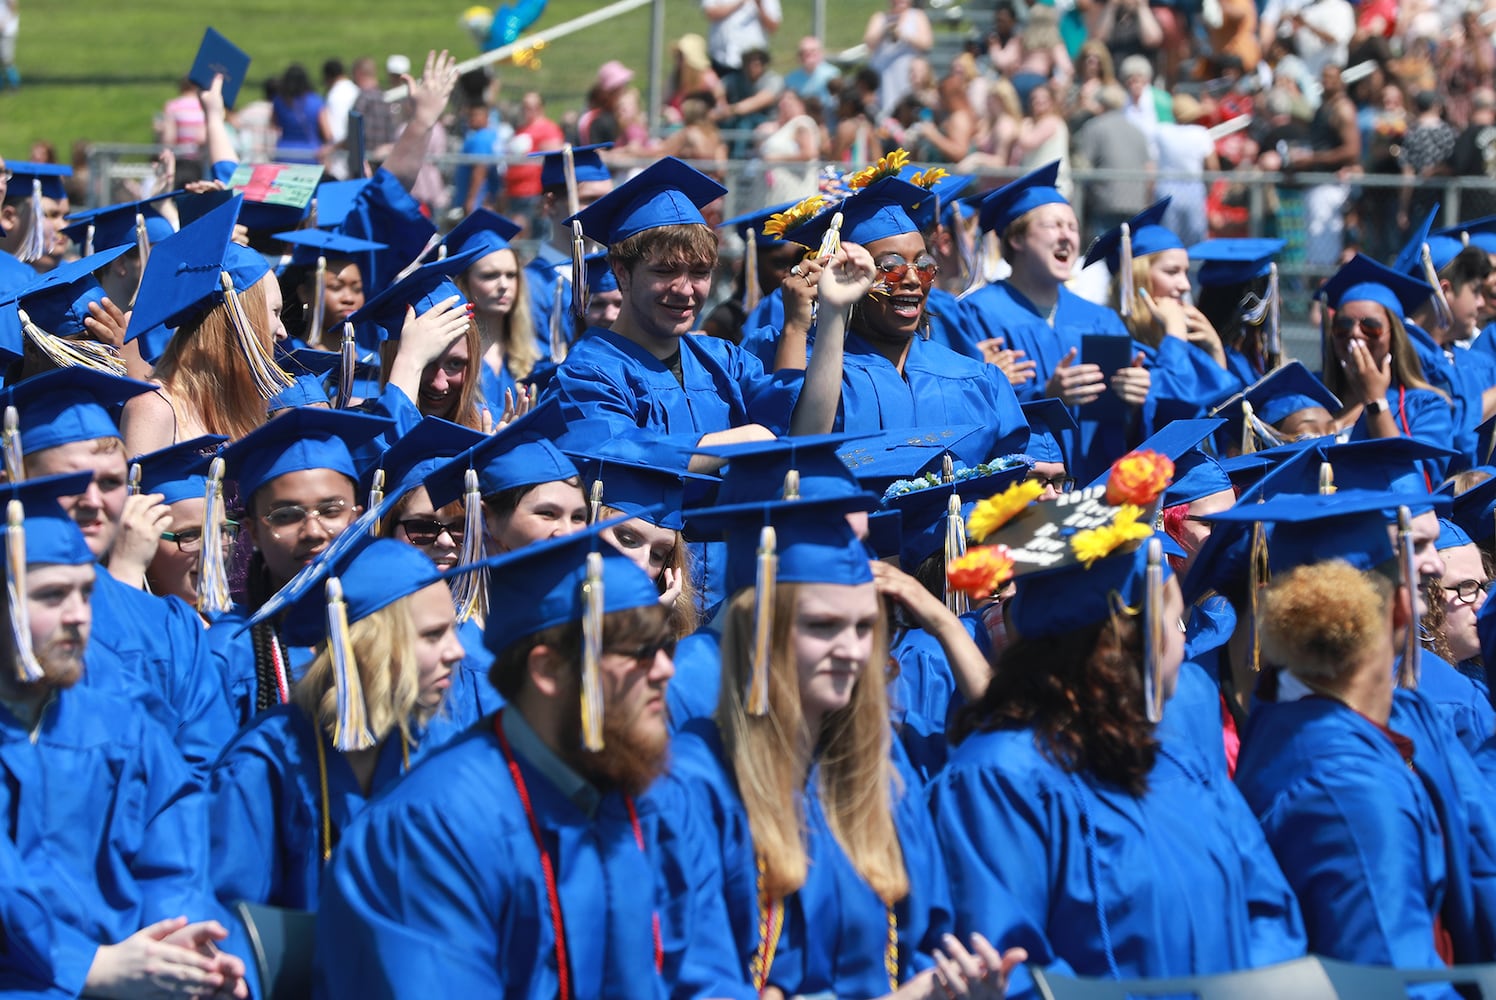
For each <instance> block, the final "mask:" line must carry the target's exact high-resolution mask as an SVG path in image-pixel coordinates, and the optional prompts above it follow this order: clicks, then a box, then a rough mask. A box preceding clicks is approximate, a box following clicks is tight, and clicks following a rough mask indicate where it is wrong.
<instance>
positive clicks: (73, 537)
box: [0, 472, 94, 638]
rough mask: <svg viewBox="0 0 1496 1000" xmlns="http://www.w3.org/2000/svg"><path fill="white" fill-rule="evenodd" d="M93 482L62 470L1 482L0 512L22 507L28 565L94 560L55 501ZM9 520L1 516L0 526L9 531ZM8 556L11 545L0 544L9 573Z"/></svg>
mask: <svg viewBox="0 0 1496 1000" xmlns="http://www.w3.org/2000/svg"><path fill="white" fill-rule="evenodd" d="M92 481H93V474H92V473H90V472H64V473H62V474H60V475H55V476H39V477H37V478H35V479H23V480H21V481H20V482H8V483H0V511H4V510H7V509H8V508H9V506H10V504H11V503H12V502H19V503H20V504H21V507H22V511H21V513H22V515H23V517H22V520H21V522H20V523H21V526H22V527H23V528H24V529H25V535H26V543H25V549H24V551H25V555H26V563H27V565H31V566H38V565H51V566H87V565H89V564H90V563H92V562H93V561H94V556H93V553H92V552H90V551H89V550H88V543H87V541H85V540H84V538H83V532H82V531H80V530H78V525H76V524H75V523H73V519H72V518H71V517H70V516H69V515H68V514H67V513H66V512H65V511H64V510H63V509H62V507H61V505H59V504H58V502H57V501H58V500H59V499H60V498H62V497H72V496H77V495H78V494H80V493H82V492H84V491H85V490H87V489H88V484H89V483H91V482H92ZM9 520H10V519H9V518H8V517H7V518H5V519H0V526H5V527H6V530H10V529H11V528H12V527H13V525H11V524H9ZM10 555H11V552H10V547H9V546H7V545H0V562H3V563H5V565H6V569H7V572H8V573H9V572H12V571H13V567H12V566H11V565H10ZM26 638H29V634H28V635H27V636H26Z"/></svg>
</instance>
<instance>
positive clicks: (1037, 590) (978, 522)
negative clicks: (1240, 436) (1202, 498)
mask: <svg viewBox="0 0 1496 1000" xmlns="http://www.w3.org/2000/svg"><path fill="white" fill-rule="evenodd" d="M1172 474H1173V463H1172V462H1170V461H1169V459H1168V458H1167V457H1165V456H1163V455H1159V454H1157V453H1156V452H1130V453H1128V454H1126V455H1124V456H1122V457H1121V458H1119V459H1118V460H1117V461H1116V462H1114V463H1113V464H1112V468H1111V473H1110V475H1109V476H1108V478H1107V482H1106V484H1105V485H1103V486H1091V487H1087V488H1086V489H1083V490H1076V491H1073V492H1070V493H1066V494H1063V495H1061V496H1060V497H1059V498H1057V499H1055V500H1053V501H1051V502H1048V503H1038V502H1037V498H1038V495H1039V492H1042V487H1039V492H1036V491H1035V489H1034V487H1035V486H1037V485H1038V484H1036V483H1031V482H1030V483H1017V484H1014V485H1013V486H1010V487H1008V489H1007V490H1005V491H1003V492H1002V493H999V494H997V495H995V496H992V497H989V498H987V499H986V500H983V501H981V502H980V503H978V504H977V508H976V510H974V511H973V512H972V515H971V516H970V517H969V518H968V519H967V531H968V534H969V535H970V537H971V540H972V542H973V545H972V547H971V548H970V549H969V550H968V551H967V553H966V554H965V555H964V556H962V557H961V558H960V559H957V560H954V561H953V562H952V563H951V564H950V565H949V566H947V568H946V576H947V579H948V580H949V581H950V583H951V585H952V586H953V587H956V588H957V589H959V590H963V591H965V592H966V593H968V594H969V595H970V596H971V597H973V598H976V599H985V598H986V597H987V596H988V595H991V594H995V593H997V591H998V590H999V589H1000V588H1001V587H1002V586H1003V585H1004V584H1005V583H1006V582H1007V581H1008V580H1010V579H1015V578H1016V580H1017V592H1016V594H1015V595H1014V597H1013V598H1012V600H1011V601H1009V602H1008V606H1007V614H1008V622H1009V625H1010V626H1011V627H1012V629H1013V631H1015V632H1016V633H1017V634H1018V635H1019V636H1020V637H1022V638H1025V639H1044V638H1048V637H1051V636H1059V635H1065V634H1069V633H1073V632H1076V631H1078V630H1081V629H1085V628H1087V627H1091V626H1095V625H1097V624H1099V623H1101V622H1104V621H1106V620H1107V619H1108V618H1110V617H1111V616H1113V615H1116V614H1119V613H1120V614H1126V615H1140V616H1142V623H1143V635H1144V637H1145V639H1144V671H1143V687H1144V697H1145V701H1146V703H1147V706H1148V715H1149V718H1150V720H1152V721H1155V722H1157V721H1158V720H1159V719H1160V718H1161V717H1162V712H1163V697H1164V695H1163V684H1162V635H1163V627H1164V625H1163V620H1162V615H1163V587H1164V583H1165V581H1167V580H1168V578H1169V576H1170V575H1171V573H1170V571H1169V566H1168V563H1167V561H1166V560H1165V559H1164V549H1163V545H1162V543H1161V542H1160V540H1159V539H1156V538H1154V537H1153V535H1154V533H1153V522H1154V518H1155V517H1156V515H1157V512H1158V507H1159V503H1160V501H1161V498H1162V495H1163V492H1164V490H1165V489H1166V488H1167V487H1168V485H1169V481H1170V477H1171V476H1172Z"/></svg>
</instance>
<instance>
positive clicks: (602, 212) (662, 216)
mask: <svg viewBox="0 0 1496 1000" xmlns="http://www.w3.org/2000/svg"><path fill="white" fill-rule="evenodd" d="M726 193H727V188H725V187H723V186H722V185H721V184H718V183H717V182H716V181H714V180H712V179H711V178H710V177H708V176H707V175H706V174H704V173H702V172H701V171H700V170H697V169H696V168H695V167H693V166H691V165H689V164H687V163H685V162H683V161H681V160H678V159H676V158H675V157H673V156H667V157H665V158H664V159H661V160H656V161H655V162H654V163H652V164H650V165H649V166H648V167H646V168H644V170H643V171H641V172H640V173H639V174H637V175H635V176H634V177H632V178H630V179H629V180H627V181H625V182H624V183H623V184H621V185H619V186H618V187H616V188H614V189H613V190H612V191H609V192H608V193H607V194H605V195H603V196H602V197H601V198H599V199H598V200H597V201H595V202H593V203H592V204H591V205H588V206H587V207H586V208H584V209H582V210H581V211H580V212H578V213H577V214H576V215H574V216H572V217H571V218H568V219H567V220H566V221H567V223H568V224H570V223H571V222H572V220H573V219H574V220H576V221H579V222H581V224H582V232H583V233H584V234H585V235H586V236H588V237H590V238H591V239H593V240H596V241H597V242H598V243H601V244H603V245H605V246H606V245H610V244H613V243H617V242H618V241H619V240H624V239H627V238H628V237H630V236H633V235H635V234H636V233H642V232H645V231H646V230H650V229H658V228H660V227H661V226H681V225H706V218H705V217H704V216H703V215H702V214H701V210H702V209H703V208H705V207H706V206H707V205H710V204H711V203H712V202H714V201H716V200H717V199H718V198H720V197H722V196H723V195H724V194H726Z"/></svg>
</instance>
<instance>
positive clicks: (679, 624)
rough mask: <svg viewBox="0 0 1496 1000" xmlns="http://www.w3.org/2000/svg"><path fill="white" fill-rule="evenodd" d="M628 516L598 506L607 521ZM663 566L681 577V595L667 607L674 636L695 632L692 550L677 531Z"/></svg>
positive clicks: (660, 583)
mask: <svg viewBox="0 0 1496 1000" xmlns="http://www.w3.org/2000/svg"><path fill="white" fill-rule="evenodd" d="M628 516H630V515H629V514H627V513H626V512H625V511H621V510H619V509H618V508H617V507H609V506H608V505H607V504H603V505H602V506H601V507H599V508H598V520H600V521H606V520H608V519H609V518H614V517H628ZM665 568H666V569H669V570H672V571H673V572H674V573H675V575H676V578H677V579H679V580H680V595H679V596H677V597H676V599H675V604H674V605H673V606H672V607H671V611H670V624H671V625H672V626H673V627H674V629H675V637H676V638H677V639H684V638H685V637H686V636H688V635H690V634H691V633H692V632H695V631H696V629H697V627H698V626H699V625H700V624H701V612H700V611H699V610H697V607H696V585H695V584H694V583H692V582H691V550H690V546H688V545H687V544H686V540H685V538H684V537H683V536H682V535H681V533H680V532H679V531H677V532H676V533H675V548H673V549H671V550H670V559H669V561H668V562H666V563H665ZM656 582H657V584H658V586H659V589H660V593H662V594H663V593H664V592H665V574H664V573H663V572H662V573H661V574H660V578H659V580H658V581H656Z"/></svg>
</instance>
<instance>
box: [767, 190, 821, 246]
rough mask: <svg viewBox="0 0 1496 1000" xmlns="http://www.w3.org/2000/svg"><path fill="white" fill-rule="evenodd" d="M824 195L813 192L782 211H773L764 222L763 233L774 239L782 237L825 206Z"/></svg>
mask: <svg viewBox="0 0 1496 1000" xmlns="http://www.w3.org/2000/svg"><path fill="white" fill-rule="evenodd" d="M826 200H827V199H826V196H825V195H820V194H813V195H811V196H810V197H809V198H806V199H805V200H804V201H802V202H800V203H799V204H798V205H795V206H793V207H791V208H787V209H785V210H784V211H783V212H775V213H774V214H773V215H771V216H769V221H768V222H765V223H764V235H765V236H772V237H774V238H775V239H776V240H782V239H784V234H785V233H787V232H789V231H790V230H791V229H794V228H796V227H797V226H799V225H800V224H802V223H803V222H805V221H806V220H808V219H810V218H812V217H813V216H815V215H816V213H818V212H819V211H820V210H821V209H823V208H825V207H826Z"/></svg>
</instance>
